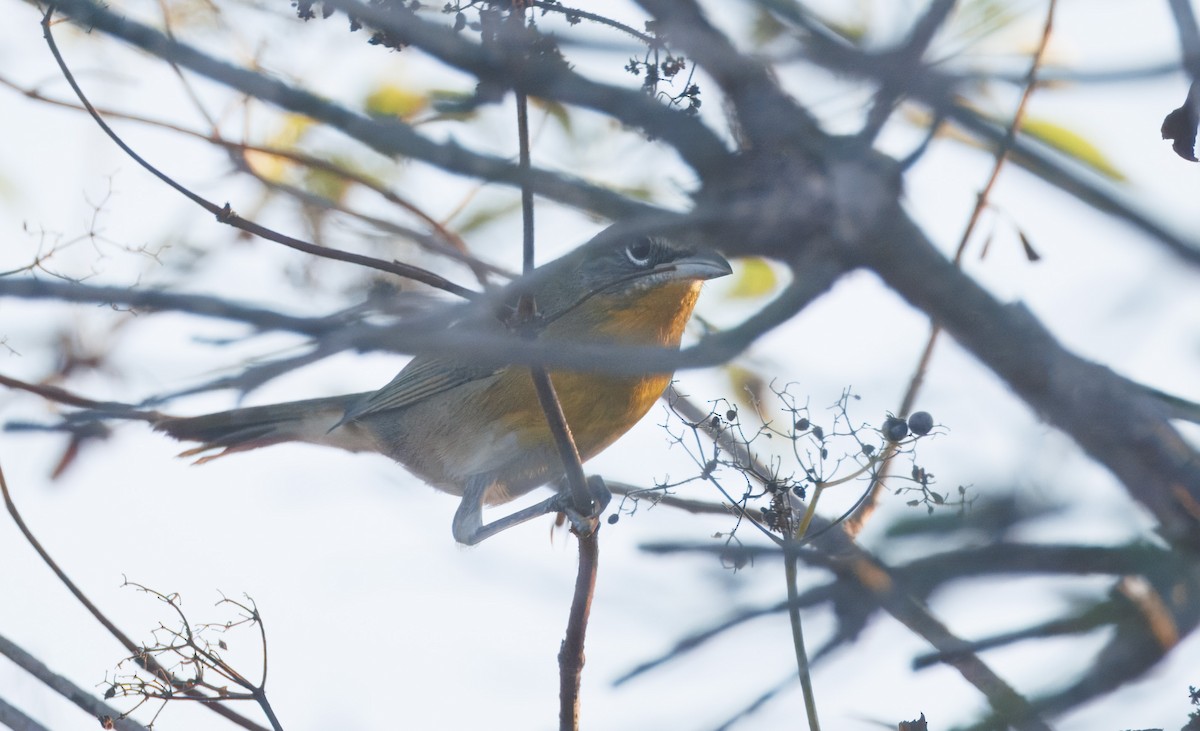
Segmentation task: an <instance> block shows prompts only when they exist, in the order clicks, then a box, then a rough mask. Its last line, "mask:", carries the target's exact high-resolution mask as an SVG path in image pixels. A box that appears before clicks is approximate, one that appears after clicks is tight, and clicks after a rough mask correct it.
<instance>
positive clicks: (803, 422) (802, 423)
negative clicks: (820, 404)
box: [796, 416, 812, 431]
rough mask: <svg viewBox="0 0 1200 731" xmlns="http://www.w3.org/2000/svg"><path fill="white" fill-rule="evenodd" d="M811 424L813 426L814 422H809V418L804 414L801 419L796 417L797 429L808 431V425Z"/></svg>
mask: <svg viewBox="0 0 1200 731" xmlns="http://www.w3.org/2000/svg"><path fill="white" fill-rule="evenodd" d="M810 426H812V424H809V423H808V419H806V418H804V417H803V416H802V417H800V418H799V419H796V431H808V427H810Z"/></svg>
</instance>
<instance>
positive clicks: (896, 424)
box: [881, 416, 908, 442]
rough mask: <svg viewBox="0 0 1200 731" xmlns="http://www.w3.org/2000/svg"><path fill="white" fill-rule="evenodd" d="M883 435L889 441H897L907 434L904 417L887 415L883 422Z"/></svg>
mask: <svg viewBox="0 0 1200 731" xmlns="http://www.w3.org/2000/svg"><path fill="white" fill-rule="evenodd" d="M881 431H882V432H883V436H884V437H885V438H887V440H888V441H889V442H898V441H900V440H901V439H903V438H904V437H906V436H908V424H907V423H905V421H904V419H898V418H896V417H894V416H889V417H888V418H887V421H885V422H883V429H882V430H881Z"/></svg>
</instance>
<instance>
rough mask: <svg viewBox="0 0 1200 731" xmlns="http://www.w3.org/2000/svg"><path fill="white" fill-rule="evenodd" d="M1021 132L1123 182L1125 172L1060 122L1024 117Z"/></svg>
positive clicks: (1109, 177)
mask: <svg viewBox="0 0 1200 731" xmlns="http://www.w3.org/2000/svg"><path fill="white" fill-rule="evenodd" d="M1021 132H1023V133H1024V134H1027V135H1029V136H1030V137H1032V138H1034V139H1036V140H1038V141H1040V142H1043V143H1045V144H1047V145H1049V146H1050V147H1053V148H1054V149H1056V150H1058V151H1059V152H1061V153H1063V154H1064V155H1067V156H1068V157H1070V158H1071V159H1073V160H1076V161H1077V162H1080V163H1083V164H1084V165H1087V166H1088V167H1089V168H1091V169H1092V170H1095V171H1096V172H1098V173H1100V174H1101V175H1103V176H1104V177H1106V178H1108V179H1109V180H1115V181H1117V182H1124V180H1125V174H1124V173H1122V172H1121V171H1120V170H1118V169H1117V167H1116V166H1115V165H1113V164H1112V163H1111V162H1109V160H1108V158H1107V157H1105V155H1104V153H1103V152H1101V151H1100V148H1098V147H1096V146H1095V145H1093V144H1092V143H1091V142H1089V141H1088V140H1087V139H1085V138H1084V137H1083V135H1081V134H1079V133H1078V132H1075V131H1073V130H1069V129H1067V128H1066V127H1063V126H1062V125H1060V124H1057V123H1055V122H1050V121H1048V120H1044V119H1033V118H1031V117H1026V118H1025V120H1024V121H1023V122H1021Z"/></svg>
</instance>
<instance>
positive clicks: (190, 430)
mask: <svg viewBox="0 0 1200 731" xmlns="http://www.w3.org/2000/svg"><path fill="white" fill-rule="evenodd" d="M364 396H366V394H361V393H353V394H347V395H345V396H330V397H328V398H318V399H308V400H307V401H289V402H287V403H282V404H271V405H269V406H250V407H247V408H244V409H232V410H230V411H220V412H217V413H215V414H205V415H203V416H184V417H179V416H159V418H158V419H156V420H154V421H152V422H151V425H152V426H153V427H154V429H155V431H161V432H164V433H166V434H168V435H170V436H172V437H174V438H176V439H178V440H180V441H185V442H200V443H201V444H200V446H198V447H194V448H192V449H189V450H187V451H186V452H183V453H182V454H181V455H180V456H181V457H195V456H197V455H203V456H201V457H200V458H199V459H198V460H196V464H202V463H204V462H208V461H210V460H213V459H216V458H217V457H223V456H225V455H227V454H232V453H234V452H244V451H246V450H249V449H258V448H259V447H266V446H269V445H271V444H279V443H280V442H311V443H313V444H327V445H329V446H334V447H341V448H342V449H348V450H350V451H363V450H370V449H373V448H374V444H373V442H372V441H371V436H370V434H368V433H366V432H365V431H364V430H362V429H360V428H357V425H356V424H354V423H351V424H345V425H342V426H341V427H339V428H338V429H337V430H336V431H335V432H331V431H330V430H331V429H333V427H335V426H337V425H338V423H339V422H340V421H341V419H342V416H343V415H344V414H345V413H346V409H347V408H348V407H349V406H350V405H351V404H353V403H355V402H356V401H359V400H361V399H362V398H363V397H364ZM213 450H220V451H219V452H216V453H215V454H205V453H206V452H212V451H213Z"/></svg>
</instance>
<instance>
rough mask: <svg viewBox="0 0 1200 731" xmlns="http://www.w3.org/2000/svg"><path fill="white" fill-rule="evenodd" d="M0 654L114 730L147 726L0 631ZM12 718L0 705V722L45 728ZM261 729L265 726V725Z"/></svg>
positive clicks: (129, 730) (138, 730)
mask: <svg viewBox="0 0 1200 731" xmlns="http://www.w3.org/2000/svg"><path fill="white" fill-rule="evenodd" d="M0 655H4V656H5V657H7V658H8V659H9V660H12V661H13V663H15V664H16V665H17V667H19V668H21V669H22V670H24V671H25V672H27V673H29V674H30V675H32V676H33V677H35V678H37V679H38V681H40V682H41V683H42V684H43V685H45V686H46V687H47V688H49V689H50V690H53V691H54V692H55V693H58V694H59V695H61V696H62V697H63V698H66V699H67V700H69V701H71V702H72V703H74V704H75V705H76V706H79V707H80V708H82V709H83V710H84V711H86V712H87V713H89V714H91V715H92V716H93V717H94V718H96V719H99V720H100V722H101V725H103V724H104V720H105V719H109V720H110V721H111V723H112V726H111V727H109V728H114V729H116V730H117V731H147V729H146V727H145V726H143V725H141V724H140V723H138V722H137V721H134V720H132V719H129V718H123V717H122V715H121V712H120V711H118V710H116V709H115V708H110V707H109V706H108V705H107V704H105V703H104V702H103V701H101V700H100V699H98V698H96V697H95V696H93V695H92V693H91V692H89V691H86V690H84V689H83V688H80V687H79V686H78V685H75V684H74V683H72V682H71V681H70V680H67V679H66V678H64V677H63V676H61V675H58V674H57V673H55V672H54V671H52V670H50V668H48V667H46V664H45V663H43V662H42V661H40V660H38V659H37V658H36V657H34V656H33V655H30V654H29V653H28V652H26V651H25V650H23V649H21V648H20V647H18V646H17V645H16V644H15V643H13V642H12V641H11V640H9V639H8V638H7V637H4V636H3V635H0ZM0 704H3V701H0ZM13 710H15V709H13ZM22 715H23V714H22ZM12 720H13V719H12V718H8V719H6V718H5V715H4V713H3V709H0V724H4V725H6V726H8V727H10V728H13V729H28V730H29V731H33V729H42V728H44V727H43V726H40V725H35V726H19V725H14V724H13V723H11V721H12ZM263 731H266V730H265V729H264V730H263Z"/></svg>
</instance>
